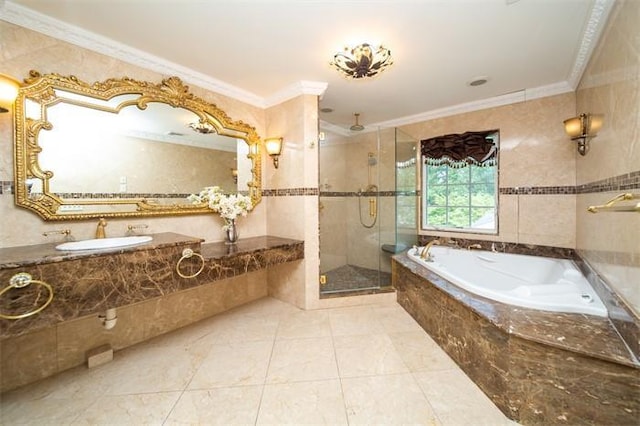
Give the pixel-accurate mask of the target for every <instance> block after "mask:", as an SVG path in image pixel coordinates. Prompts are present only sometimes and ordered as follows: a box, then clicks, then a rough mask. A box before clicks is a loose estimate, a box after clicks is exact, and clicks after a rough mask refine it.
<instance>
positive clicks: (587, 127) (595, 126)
mask: <svg viewBox="0 0 640 426" xmlns="http://www.w3.org/2000/svg"><path fill="white" fill-rule="evenodd" d="M602 120H603V116H602V115H601V114H580V115H579V116H578V117H573V118H569V119H568V120H564V131H565V132H566V133H567V135H569V137H570V138H571V140H572V141H576V142H578V152H579V153H580V155H586V154H587V152H588V151H589V141H590V140H591V139H592V138H595V137H596V135H597V134H598V132H599V131H600V129H601V128H602Z"/></svg>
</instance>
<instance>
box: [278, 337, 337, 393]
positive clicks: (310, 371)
mask: <svg viewBox="0 0 640 426" xmlns="http://www.w3.org/2000/svg"><path fill="white" fill-rule="evenodd" d="M337 378H338V366H337V364H336V357H335V352H334V350H333V342H332V340H331V338H330V337H322V338H315V339H295V340H278V341H276V343H275V345H274V347H273V353H272V354H271V362H270V364H269V372H268V373H267V383H289V382H302V381H310V380H323V379H337Z"/></svg>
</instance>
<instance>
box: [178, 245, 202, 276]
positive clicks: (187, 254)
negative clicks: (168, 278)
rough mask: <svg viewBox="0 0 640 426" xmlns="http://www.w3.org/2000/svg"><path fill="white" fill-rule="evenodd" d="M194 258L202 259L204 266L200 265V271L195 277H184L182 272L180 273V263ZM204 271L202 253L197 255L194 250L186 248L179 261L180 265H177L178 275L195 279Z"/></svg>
mask: <svg viewBox="0 0 640 426" xmlns="http://www.w3.org/2000/svg"><path fill="white" fill-rule="evenodd" d="M193 256H197V257H199V258H200V261H201V262H202V265H200V269H198V272H196V273H195V274H193V275H184V274H183V273H182V272H180V262H182V261H183V260H185V259H189V258H191V257H193ZM203 269H204V257H202V255H201V254H200V253H196V252H194V251H193V250H191V249H190V248H186V249H184V250H182V257H181V258H180V260H178V263H176V272H177V273H178V275H180V276H181V277H182V278H194V277H197V276H198V275H200V272H202V270H203Z"/></svg>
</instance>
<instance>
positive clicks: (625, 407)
mask: <svg viewBox="0 0 640 426" xmlns="http://www.w3.org/2000/svg"><path fill="white" fill-rule="evenodd" d="M393 280H394V286H395V287H396V289H397V291H398V302H399V303H400V305H401V306H403V307H404V308H405V309H406V310H407V312H409V313H410V314H411V315H412V316H413V317H414V318H415V319H416V321H417V322H418V323H419V324H420V325H421V326H422V328H423V329H425V330H426V331H427V333H429V334H430V335H431V337H432V338H433V339H434V340H435V341H436V342H437V343H438V344H439V345H440V346H441V347H442V348H443V349H444V350H445V351H446V352H447V353H448V354H449V355H450V356H451V357H452V358H453V360H454V361H455V362H456V363H457V364H458V365H459V366H460V367H461V368H462V369H463V370H464V371H465V372H466V373H467V374H468V375H469V377H471V378H472V379H473V380H474V382H475V383H476V384H477V385H478V386H479V387H480V388H481V389H482V390H483V391H484V392H485V393H486V394H487V395H488V396H489V397H490V398H491V399H492V400H493V401H494V403H495V404H496V405H497V406H498V407H499V408H500V409H501V410H502V411H503V412H504V413H505V414H506V415H507V416H509V417H510V418H512V419H514V420H516V421H519V422H521V423H523V424H617V425H632V424H637V419H638V414H639V413H640V400H639V399H638V397H637V396H638V393H639V392H640V363H639V362H638V360H637V359H636V358H635V356H634V355H633V354H632V353H631V352H630V351H629V348H628V347H627V345H626V344H625V342H624V341H623V340H622V339H621V338H620V336H619V334H618V332H617V330H616V329H615V328H614V327H613V326H612V324H611V322H610V321H609V320H608V319H606V318H599V317H594V316H589V315H580V314H569V313H558V312H545V311H539V310H532V309H526V308H521V307H514V306H509V305H505V304H502V303H498V302H495V301H491V300H489V299H486V298H483V297H480V296H477V295H474V294H472V293H469V292H466V291H464V290H462V289H460V288H458V287H456V286H454V285H453V284H451V283H449V282H448V281H446V280H444V279H442V278H441V277H439V276H438V275H436V274H434V273H431V272H430V271H428V270H427V269H425V268H423V267H421V266H419V265H417V264H416V263H415V262H412V261H411V260H410V259H409V258H408V257H407V256H406V255H404V254H402V255H397V256H395V257H394V259H393Z"/></svg>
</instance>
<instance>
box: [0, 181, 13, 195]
mask: <svg viewBox="0 0 640 426" xmlns="http://www.w3.org/2000/svg"><path fill="white" fill-rule="evenodd" d="M2 194H6V195H13V181H12V180H0V195H2Z"/></svg>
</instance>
